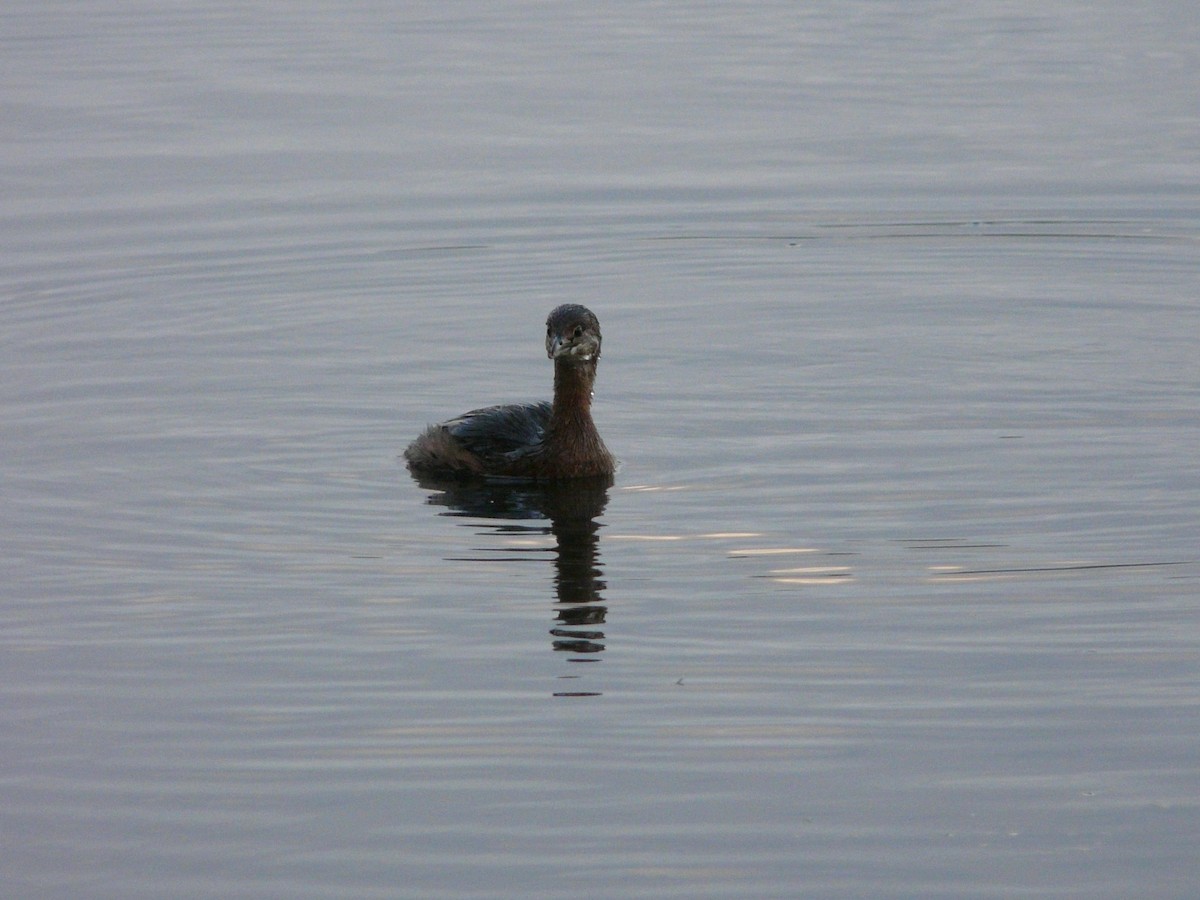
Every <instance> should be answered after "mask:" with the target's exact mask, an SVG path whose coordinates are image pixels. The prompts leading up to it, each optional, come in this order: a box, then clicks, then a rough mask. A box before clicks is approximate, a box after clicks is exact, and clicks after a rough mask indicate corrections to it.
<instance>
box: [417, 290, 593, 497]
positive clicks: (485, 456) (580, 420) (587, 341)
mask: <svg viewBox="0 0 1200 900" xmlns="http://www.w3.org/2000/svg"><path fill="white" fill-rule="evenodd" d="M600 342H601V337H600V322H599V321H598V320H597V319H596V316H595V315H594V314H593V313H592V312H591V310H589V309H587V308H586V307H583V306H578V305H576V304H567V305H564V306H560V307H558V308H557V309H555V310H554V311H553V312H551V313H550V316H549V318H548V319H547V320H546V355H547V356H548V357H549V358H550V359H552V360H554V400H553V402H552V403H547V402H541V403H520V404H510V405H506V406H489V407H484V408H482V409H476V410H472V411H471V412H468V413H464V414H463V415H461V416H459V417H457V418H455V419H451V420H449V421H448V422H443V423H441V424H439V425H431V426H429V428H427V429H426V430H425V432H424V433H423V434H422V435H421V436H420V437H418V438H417V439H416V440H415V441H413V442H412V444H410V445H409V447H408V449H407V450H405V451H404V456H405V459H407V460H408V465H409V468H410V469H412V470H413V471H414V472H421V473H426V474H431V475H441V476H452V477H463V478H473V477H474V478H479V477H503V478H521V479H533V480H539V481H540V480H552V479H560V478H584V477H590V476H596V475H611V474H612V473H613V471H614V470H615V469H616V460H615V459H614V458H613V456H612V454H611V453H609V452H608V448H607V447H605V446H604V441H603V440H601V438H600V433H599V432H598V431H597V430H596V425H595V423H594V422H593V421H592V414H591V406H592V386H593V385H594V384H595V381H596V364H597V361H598V360H599V359H600Z"/></svg>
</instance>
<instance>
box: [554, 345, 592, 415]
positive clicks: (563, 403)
mask: <svg viewBox="0 0 1200 900" xmlns="http://www.w3.org/2000/svg"><path fill="white" fill-rule="evenodd" d="M595 383H596V363H595V361H594V360H593V361H592V362H590V363H584V364H583V365H575V364H573V363H568V362H564V361H562V360H555V362H554V408H553V410H552V411H551V413H550V424H551V429H552V430H557V429H558V428H562V427H567V428H570V427H572V426H574V427H580V426H584V427H587V428H594V427H595V426H594V425H592V386H593V385H594V384H595Z"/></svg>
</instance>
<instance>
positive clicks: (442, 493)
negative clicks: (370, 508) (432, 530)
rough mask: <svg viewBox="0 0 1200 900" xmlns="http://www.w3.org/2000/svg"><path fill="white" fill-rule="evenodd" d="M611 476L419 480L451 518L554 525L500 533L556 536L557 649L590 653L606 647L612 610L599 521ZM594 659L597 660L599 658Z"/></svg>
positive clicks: (508, 527)
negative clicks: (547, 479)
mask: <svg viewBox="0 0 1200 900" xmlns="http://www.w3.org/2000/svg"><path fill="white" fill-rule="evenodd" d="M612 482H613V480H612V476H611V475H602V476H599V477H595V478H573V479H569V480H563V481H552V482H546V483H530V482H505V481H453V480H443V479H437V478H432V477H429V476H424V475H422V476H417V484H419V485H420V486H421V487H422V488H424V489H426V490H432V491H436V493H433V494H431V495H430V496H429V498H428V500H427V502H428V503H430V504H432V505H435V506H445V507H447V508H448V510H449V511H448V512H446V513H445V515H450V516H469V517H472V518H483V519H499V520H504V521H505V522H511V521H513V520H526V519H548V520H549V521H550V526H549V528H548V529H547V528H546V527H544V526H537V527H535V528H517V529H514V527H513V526H512V525H504V526H501V527H499V528H498V530H499V531H501V532H503V533H506V534H511V533H512V532H513V531H514V530H528V531H536V532H538V533H540V534H546V533H549V534H552V535H553V536H554V539H555V542H556V546H555V556H554V590H555V599H556V602H557V605H558V608H557V611H556V613H555V626H554V628H552V629H551V630H550V634H551V635H552V637H553V641H552V645H553V647H554V649H555V650H556V651H559V652H563V653H572V654H580V655H581V656H582V658H581V659H579V660H577V661H583V659H587V658H588V655H589V654H597V653H600V652H601V651H603V650H604V631H603V630H602V626H603V625H604V622H605V618H606V616H607V614H608V608H607V607H606V606H605V605H604V602H603V600H602V598H601V592H602V591H603V590H604V588H605V582H604V580H603V574H604V573H603V572H602V571H601V570H600V537H599V531H600V524H599V523H598V522H597V521H596V520H597V519H598V518H599V517H600V516H601V515H602V514H603V513H604V508H605V506H606V505H607V504H608V489H609V488H610V487H611V486H612ZM591 658H593V659H594V658H595V657H594V656H593V657H591Z"/></svg>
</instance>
